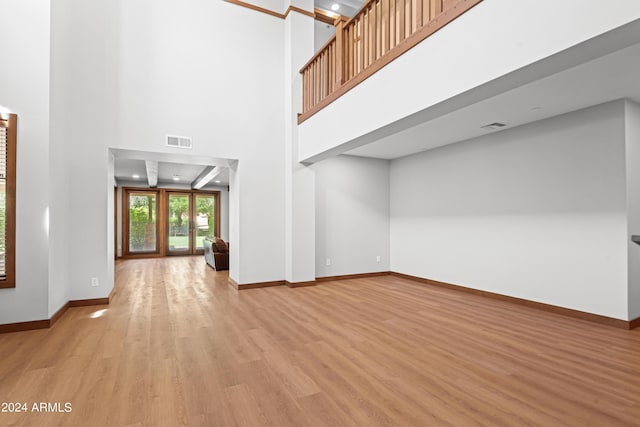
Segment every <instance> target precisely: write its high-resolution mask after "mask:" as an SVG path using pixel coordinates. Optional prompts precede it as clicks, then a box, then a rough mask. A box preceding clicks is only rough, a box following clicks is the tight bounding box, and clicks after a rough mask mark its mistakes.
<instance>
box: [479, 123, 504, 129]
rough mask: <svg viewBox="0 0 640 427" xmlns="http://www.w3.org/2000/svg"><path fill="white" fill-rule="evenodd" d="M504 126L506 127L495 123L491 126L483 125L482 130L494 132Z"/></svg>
mask: <svg viewBox="0 0 640 427" xmlns="http://www.w3.org/2000/svg"><path fill="white" fill-rule="evenodd" d="M505 126H506V125H505V124H504V123H498V122H496V123H491V124H488V125H484V126H482V129H485V130H496V129H500V128H503V127H505Z"/></svg>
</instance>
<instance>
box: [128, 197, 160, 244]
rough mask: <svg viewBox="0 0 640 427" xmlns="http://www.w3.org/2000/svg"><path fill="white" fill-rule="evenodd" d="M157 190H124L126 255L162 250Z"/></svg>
mask: <svg viewBox="0 0 640 427" xmlns="http://www.w3.org/2000/svg"><path fill="white" fill-rule="evenodd" d="M158 199H159V192H158V191H157V190H144V189H125V190H124V200H125V203H124V208H125V209H126V210H125V212H124V215H123V216H124V221H123V228H124V233H123V237H124V239H123V240H124V242H123V243H124V255H141V256H144V255H150V254H158V253H159V252H160V244H159V239H158V236H159V234H160V233H159V232H160V228H159V224H160V222H159V221H158Z"/></svg>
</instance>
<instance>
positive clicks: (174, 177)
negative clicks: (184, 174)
mask: <svg viewBox="0 0 640 427" xmlns="http://www.w3.org/2000/svg"><path fill="white" fill-rule="evenodd" d="M172 179H173V180H174V181H180V175H173V178H172Z"/></svg>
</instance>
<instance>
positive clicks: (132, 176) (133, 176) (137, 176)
mask: <svg viewBox="0 0 640 427" xmlns="http://www.w3.org/2000/svg"><path fill="white" fill-rule="evenodd" d="M131 178H133V179H138V178H140V175H138V174H137V173H136V174H133V175H131Z"/></svg>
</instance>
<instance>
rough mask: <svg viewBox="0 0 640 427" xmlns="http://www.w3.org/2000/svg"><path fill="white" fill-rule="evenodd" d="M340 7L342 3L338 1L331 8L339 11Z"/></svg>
mask: <svg viewBox="0 0 640 427" xmlns="http://www.w3.org/2000/svg"><path fill="white" fill-rule="evenodd" d="M338 9H340V5H339V4H338V3H334V4H332V5H331V10H333V11H334V12H337V11H338Z"/></svg>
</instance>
